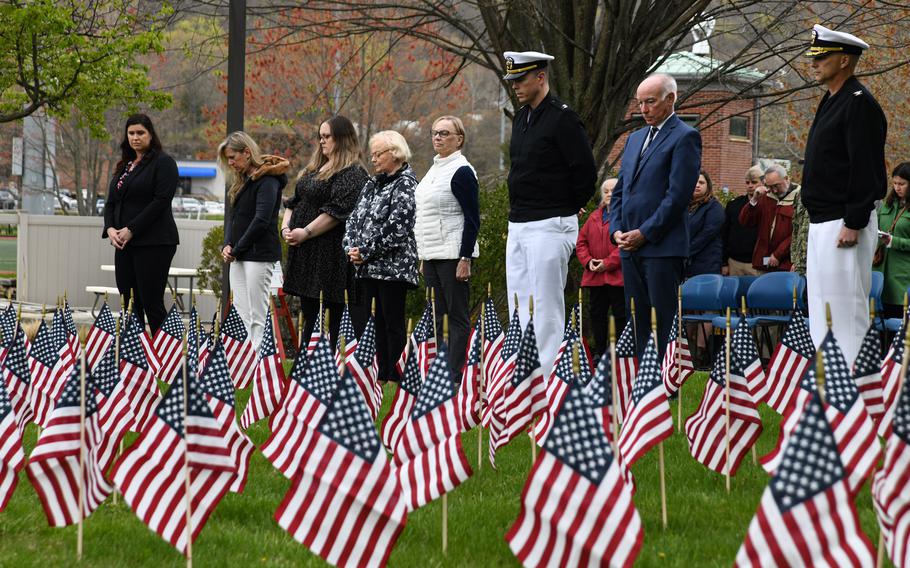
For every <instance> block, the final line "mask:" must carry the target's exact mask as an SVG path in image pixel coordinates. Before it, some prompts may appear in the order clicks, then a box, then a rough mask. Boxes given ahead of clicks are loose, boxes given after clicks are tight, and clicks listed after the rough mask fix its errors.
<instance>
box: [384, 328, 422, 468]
mask: <svg viewBox="0 0 910 568" xmlns="http://www.w3.org/2000/svg"><path fill="white" fill-rule="evenodd" d="M408 343H409V345H410V347H411V348H410V354H409V355H408V357H407V359H406V362H405V364H404V373H402V377H401V381H400V382H399V383H398V388H397V389H395V396H394V397H393V398H392V406H391V408H389V413H388V414H386V416H385V419H383V421H382V426H381V427H380V428H379V438H380V439H381V440H382V445H383V446H385V447H386V449H387V450H389V451H390V452H393V453H394V451H395V447H396V446H397V445H398V439H399V438H400V437H401V434H402V433H403V432H404V427H405V426H406V425H407V423H408V420H409V419H410V417H411V410H412V409H413V408H414V404H415V403H416V402H417V395H418V393H420V385H421V384H422V383H423V375H421V374H420V365H419V364H418V363H417V351H416V349H417V347H416V345H415V343H414V337H413V336H411V338H410V339H409V340H408Z"/></svg>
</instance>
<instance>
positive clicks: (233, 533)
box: [0, 373, 878, 567]
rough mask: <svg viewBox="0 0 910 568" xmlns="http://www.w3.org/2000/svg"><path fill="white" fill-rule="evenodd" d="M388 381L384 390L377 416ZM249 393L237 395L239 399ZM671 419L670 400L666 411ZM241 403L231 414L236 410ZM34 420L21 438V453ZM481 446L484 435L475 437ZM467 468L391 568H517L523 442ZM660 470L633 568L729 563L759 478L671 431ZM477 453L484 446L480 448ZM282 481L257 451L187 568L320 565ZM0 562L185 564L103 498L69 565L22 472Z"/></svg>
mask: <svg viewBox="0 0 910 568" xmlns="http://www.w3.org/2000/svg"><path fill="white" fill-rule="evenodd" d="M705 380H706V375H705V374H703V373H701V374H698V375H696V376H695V377H693V378H692V379H690V381H689V382H688V383H687V384H686V385H685V387H684V389H683V394H682V396H683V406H684V414H685V415H686V416H688V415H690V414H692V413H694V412H695V410H696V408H697V406H698V402H699V399H700V398H701V392H702V391H703V389H704V384H705ZM393 394H394V387H393V386H392V385H386V389H385V404H384V405H383V415H384V413H385V412H387V411H388V407H389V404H390V402H391V399H392V395H393ZM247 396H248V392H241V393H240V394H239V399H240V402H241V406H242V404H243V403H245V402H246V398H247ZM673 410H674V417H675V412H676V405H675V404H674V406H673ZM239 413H240V409H238V416H239ZM762 418H763V420H764V421H765V430H764V433H763V435H762V437H761V439H760V440H759V441H758V454H759V455H762V454H764V453H766V452H767V451H769V450H770V449H771V448H772V447H773V445H774V442H775V439H776V436H777V426H778V422H779V418H778V416H777V415H776V414H775V413H774V412H773V411H771V410H770V409H768V408H767V407H763V408H762ZM35 434H36V433H35V430H34V426H30V428H29V430H28V431H27V433H26V436H27V440H26V442H27V446H28V448H29V449H30V448H31V447H32V446H34V442H35ZM249 435H250V437H251V438H252V439H253V441H254V442H255V443H256V444H257V445H258V444H261V443H262V442H263V441H264V440H265V439H266V437H267V424H266V421H262V422H260V423H259V424H257V425H255V426H254V427H252V428H251V429H250V431H249ZM485 442H486V441H485ZM464 444H465V449H466V453H467V454H468V458H469V460H470V462H471V465H472V467H474V475H473V476H472V477H471V478H470V479H468V480H467V481H466V482H465V483H464V484H463V485H462V486H461V487H459V488H458V489H456V490H455V491H454V492H452V493H451V494H450V495H449V497H448V508H449V550H448V554H447V555H445V556H444V555H443V554H442V552H441V511H442V508H441V501H436V502H434V503H431V504H429V505H427V506H426V507H424V508H422V509H420V510H418V511H415V512H414V513H413V514H411V515H410V517H409V518H408V523H407V526H406V527H405V530H404V532H403V533H402V534H401V537H400V538H399V540H398V544H397V546H396V548H395V550H394V551H393V552H392V555H391V558H390V561H389V562H390V565H391V566H421V567H424V566H484V567H486V566H517V565H518V562H517V561H516V560H515V558H514V557H513V556H512V554H511V552H510V551H509V549H508V546H507V545H506V542H505V540H504V535H505V534H506V532H507V531H508V529H509V527H510V526H511V524H512V522H513V521H514V520H515V518H516V517H517V516H518V512H519V506H520V503H519V499H520V493H521V488H522V486H523V485H524V482H525V479H526V477H527V475H528V472H529V470H530V467H531V446H530V442H529V439H528V438H527V437H522V438H521V439H519V440H516V441H514V442H513V443H512V444H511V445H509V446H508V447H506V448H504V449H503V450H502V451H501V452H500V453H499V454H498V456H497V462H498V464H499V469H498V471H494V470H492V469H491V468H490V466H489V463H484V464H483V467H482V469H478V467H477V432H476V431H474V432H470V433H468V434H465V435H464ZM664 447H665V456H666V468H667V493H668V509H669V527H668V528H667V529H666V530H664V529H663V528H662V527H661V521H660V489H659V474H658V457H657V451H656V449H655V450H654V451H652V452H651V453H649V454H648V455H647V456H645V457H644V458H642V459H641V460H640V461H639V462H638V463H637V464H636V465H635V467H634V468H633V472H634V474H635V478H636V481H637V493H636V495H635V505H636V507H637V508H638V511H639V514H640V515H641V518H642V522H643V524H644V546H643V547H642V551H641V554H640V556H639V562H638V565H639V566H660V567H671V566H679V567H691V566H724V567H726V566H730V565H732V563H733V559H734V558H735V556H736V552H737V550H738V549H739V546H740V544H741V543H742V540H743V538H744V536H745V533H746V530H747V528H748V526H749V522H750V520H751V519H752V516H753V514H754V513H755V510H756V508H757V506H758V502H759V500H760V498H761V494H762V492H763V491H764V488H765V486H766V485H767V483H768V476H767V475H766V474H765V473H764V472H763V470H762V469H761V467H760V466H758V465H753V463H752V460H751V458H749V457H747V458H746V459H745V460H744V462H743V464H742V466H741V467H740V470H739V472H738V475H737V476H736V477H734V478H733V484H732V485H733V486H732V491H731V493H730V494H727V493H726V491H725V489H724V478H723V476H721V475H718V474H716V473H714V472H711V471H708V470H706V469H705V468H704V467H703V466H701V465H700V464H698V463H697V462H696V461H695V460H693V459H692V458H691V457H690V456H689V453H688V447H687V443H686V439H685V437H684V436H683V435H682V434H678V433H675V434H674V435H673V436H672V437H671V438H670V439H669V440H667V441H666V442H665V443H664ZM484 452H486V447H484ZM289 486H290V481H288V480H286V479H285V478H284V477H283V476H282V475H281V474H280V473H278V472H277V471H276V470H275V469H274V468H272V466H271V465H270V464H269V463H268V462H267V461H266V460H265V458H263V457H262V455H261V454H259V453H258V452H257V453H255V454H254V455H253V458H252V463H251V466H250V478H249V482H248V483H247V486H246V491H245V492H244V493H243V494H240V495H235V494H231V493H229V494H228V495H227V496H226V497H225V498H224V500H223V501H222V502H221V504H220V505H218V507H217V509H215V512H214V513H213V514H212V516H211V517H210V518H209V521H208V523H207V524H206V526H205V529H204V530H203V531H202V534H201V535H200V537H199V539H198V540H197V541H196V543H195V544H194V545H193V557H194V563H195V564H196V565H197V566H229V565H230V566H243V565H261V566H322V565H324V562H323V561H322V560H321V559H319V558H318V557H315V556H313V555H312V554H311V553H310V552H309V551H308V550H307V549H306V548H304V547H303V546H302V545H300V544H298V543H297V542H296V541H294V540H293V539H292V538H291V537H290V536H289V535H288V534H287V533H286V532H285V531H284V530H282V529H281V528H280V527H279V526H278V525H277V523H276V522H275V521H274V519H273V514H274V512H275V509H276V508H277V507H278V504H279V503H280V502H281V499H282V497H283V496H284V494H285V492H286V491H287V489H288V488H289ZM857 508H858V510H859V513H860V520H861V522H862V527H863V530H864V531H865V532H866V534H867V535H868V536H869V538H870V539H871V540H872V542H873V545H874V544H875V543H876V542H877V539H878V528H877V525H876V521H875V514H874V512H873V509H872V502H871V497H870V494H869V490H868V487H866V488H864V489H863V490H862V491H861V493H860V496H859V498H858V500H857ZM0 535H2V538H0V559H2V560H0V565H3V566H42V567H43V566H77V565H79V566H130V567H134V566H156V567H157V566H182V565H184V564H185V561H184V559H183V557H182V556H180V554H178V553H177V552H176V551H175V550H174V549H173V548H171V547H170V545H168V544H166V543H165V542H164V541H163V540H161V538H159V537H158V535H156V534H155V533H153V532H151V531H150V530H149V529H148V528H146V527H145V525H143V524H142V523H141V522H140V521H139V519H138V518H137V517H136V516H135V515H134V514H133V513H132V511H131V510H130V509H129V508H128V507H126V506H125V505H124V504H123V501H122V500H121V501H120V502H119V503H118V504H116V505H114V504H113V502H112V499H111V498H108V500H107V502H106V503H104V504H103V505H102V506H101V507H100V508H99V509H98V510H97V511H96V512H95V513H94V514H93V515H92V516H91V517H90V518H89V519H87V520H86V522H85V555H84V559H83V561H82V562H81V564H77V563H76V560H75V555H76V527H68V528H65V529H52V528H49V527H47V521H46V519H45V517H44V513H43V512H42V510H41V505H40V503H39V501H38V498H37V497H36V495H35V492H34V491H33V490H32V487H31V485H30V483H29V482H28V479H27V477H26V475H25V474H24V472H23V473H21V474H20V482H19V487H18V488H17V490H16V493H15V495H14V496H13V498H12V500H11V501H10V503H9V505H8V506H7V508H6V510H5V511H4V512H2V513H0Z"/></svg>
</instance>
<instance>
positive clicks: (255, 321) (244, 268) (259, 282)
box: [231, 260, 275, 351]
mask: <svg viewBox="0 0 910 568" xmlns="http://www.w3.org/2000/svg"><path fill="white" fill-rule="evenodd" d="M274 266H275V263H274V262H257V261H244V260H235V261H234V262H232V263H231V291H232V292H233V293H234V306H235V307H236V308H237V313H238V314H239V315H240V319H242V320H243V323H244V325H246V329H247V331H248V332H249V333H250V341H251V342H252V343H253V347H254V348H255V349H256V350H257V351H258V350H259V343H260V342H261V341H262V332H263V330H264V329H265V318H266V314H268V309H269V294H270V290H269V283H270V282H271V281H272V269H273V268H274Z"/></svg>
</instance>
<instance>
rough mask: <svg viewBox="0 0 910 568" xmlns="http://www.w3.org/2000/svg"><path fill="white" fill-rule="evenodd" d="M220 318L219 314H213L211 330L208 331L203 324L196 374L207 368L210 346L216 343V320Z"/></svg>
mask: <svg viewBox="0 0 910 568" xmlns="http://www.w3.org/2000/svg"><path fill="white" fill-rule="evenodd" d="M217 319H218V315H217V314H214V315H212V323H211V325H210V326H209V331H208V333H206V331H205V326H204V325H203V326H202V331H201V333H200V336H199V350H198V351H199V353H198V358H199V366H198V367H197V369H196V374H197V375H198V374H199V373H201V372H202V371H203V369H205V364H206V363H207V362H208V360H209V347H210V346H211V345H212V344H213V343H215V320H217Z"/></svg>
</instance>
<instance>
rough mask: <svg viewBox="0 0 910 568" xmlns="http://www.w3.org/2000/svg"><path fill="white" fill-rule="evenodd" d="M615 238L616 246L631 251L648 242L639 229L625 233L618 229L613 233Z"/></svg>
mask: <svg viewBox="0 0 910 568" xmlns="http://www.w3.org/2000/svg"><path fill="white" fill-rule="evenodd" d="M613 240H614V241H616V246H618V247H619V249H620V250H625V251H629V252H632V251H636V250H638V249H640V248H641V247H643V246H644V244H645V243H646V242H648V241H647V239H645V236H644V235H642V234H641V231H639V230H638V229H633V230H631V231H626V232H625V233H624V232H622V231H616V232H615V233H613Z"/></svg>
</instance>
